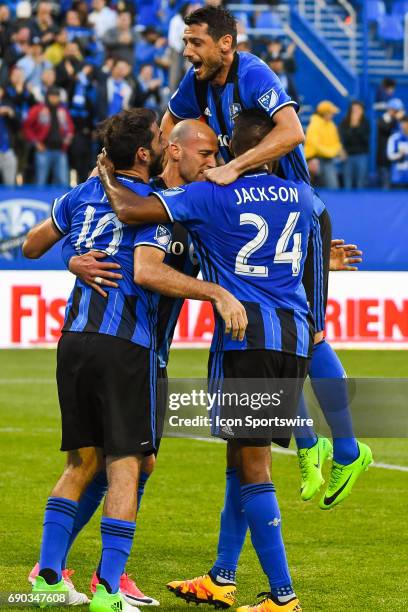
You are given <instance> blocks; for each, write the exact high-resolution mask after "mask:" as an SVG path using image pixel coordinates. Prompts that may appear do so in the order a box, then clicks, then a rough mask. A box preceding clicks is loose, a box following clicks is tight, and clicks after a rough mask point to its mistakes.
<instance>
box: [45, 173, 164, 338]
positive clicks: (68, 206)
mask: <svg viewBox="0 0 408 612" xmlns="http://www.w3.org/2000/svg"><path fill="white" fill-rule="evenodd" d="M118 179H119V180H120V182H122V183H123V184H124V185H125V186H126V187H127V188H129V189H132V190H133V191H135V192H136V193H138V194H140V195H148V194H149V193H151V188H150V187H149V186H148V185H146V184H145V183H143V182H142V181H140V180H139V179H134V178H133V177H128V176H126V177H125V176H118ZM52 219H53V221H54V223H55V225H56V227H57V228H58V230H59V231H60V232H61V233H62V234H64V235H68V240H69V242H70V246H71V247H72V249H73V250H74V251H75V253H76V254H77V255H80V254H82V253H85V252H87V251H89V250H91V249H93V250H97V251H102V252H104V253H106V254H107V256H108V257H107V258H106V260H105V261H112V262H115V263H119V264H120V266H121V274H122V276H123V278H122V279H121V280H119V281H118V284H119V287H118V288H117V289H116V288H106V290H107V292H108V298H107V299H105V298H103V297H102V296H100V295H99V294H98V293H97V292H96V291H94V290H93V289H92V288H91V287H89V286H88V285H86V284H85V283H82V281H81V280H80V279H78V278H77V279H76V281H75V285H74V289H73V291H72V293H71V295H70V297H69V299H68V303H67V308H66V314H65V321H64V326H63V331H70V332H95V333H101V334H109V335H112V336H117V337H119V338H124V339H126V340H130V341H132V342H134V343H136V344H139V345H140V346H144V347H147V348H151V349H156V326H157V308H158V303H159V298H160V296H159V295H158V294H156V293H152V292H151V291H147V290H145V289H143V288H142V287H140V286H139V285H137V284H136V283H135V282H134V265H133V258H134V249H135V247H137V246H138V245H148V246H152V247H156V248H159V249H161V250H163V251H166V249H167V247H168V245H169V243H170V239H171V227H170V226H167V225H149V226H147V225H146V226H128V225H125V224H123V223H121V222H120V221H119V219H118V218H117V216H116V215H115V213H114V212H113V211H112V209H111V206H110V204H109V202H108V200H107V197H106V195H105V192H104V190H103V187H102V184H101V182H100V180H99V178H97V177H95V178H92V179H89V180H87V181H86V182H85V183H82V184H80V185H78V186H77V187H75V188H74V189H72V190H71V191H69V192H68V193H66V194H65V195H63V196H61V197H60V198H57V199H56V200H55V201H54V203H53V206H52Z"/></svg>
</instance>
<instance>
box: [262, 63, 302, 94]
mask: <svg viewBox="0 0 408 612" xmlns="http://www.w3.org/2000/svg"><path fill="white" fill-rule="evenodd" d="M268 65H269V67H270V68H271V70H273V71H274V72H275V73H276V74H277V75H278V77H279V79H280V81H281V83H282V85H283V87H284V89H285V90H286V93H287V94H288V96H290V97H291V98H292V100H296V101H297V100H298V94H297V91H296V86H295V82H294V80H293V78H292V76H291V75H290V74H289V73H288V72H286V71H285V63H284V60H283V57H282V56H280V55H277V56H276V57H272V58H270V60H269V61H268Z"/></svg>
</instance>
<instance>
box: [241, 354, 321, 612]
mask: <svg viewBox="0 0 408 612" xmlns="http://www.w3.org/2000/svg"><path fill="white" fill-rule="evenodd" d="M248 353H250V351H248ZM251 358H252V361H253V362H256V361H257V358H256V357H253V356H251ZM258 360H259V361H258V363H254V367H255V368H256V370H257V371H258V372H259V373H262V374H263V377H264V378H265V379H266V380H268V383H269V385H270V386H271V388H274V386H275V385H276V383H278V384H279V387H278V388H279V389H283V390H284V393H280V398H281V400H280V405H279V407H277V408H275V410H274V413H273V416H277V417H278V418H279V419H292V418H293V417H294V416H295V415H296V412H297V407H298V404H299V398H300V395H301V392H302V388H303V383H304V380H305V377H306V376H307V373H308V369H309V360H308V359H304V358H301V357H297V356H295V355H290V354H285V353H278V352H275V351H262V352H261V354H260V355H259V357H258ZM247 366H249V364H247ZM269 381H270V382H269ZM273 381H275V383H274V382H273ZM262 416H263V415H262ZM260 433H261V434H262V435H267V436H269V437H266V438H264V439H262V438H253V439H248V440H241V441H240V442H241V445H242V446H241V451H240V460H239V465H240V467H239V475H240V481H241V502H242V506H243V509H244V512H245V515H246V518H247V521H248V526H249V530H250V533H251V541H252V544H253V546H254V548H255V551H256V553H257V556H258V559H259V562H260V564H261V566H262V569H263V571H264V573H265V574H266V576H267V578H268V581H269V591H268V592H266V593H263V595H264V598H263V599H262V600H261V601H259V602H258V603H256V604H254V605H253V606H242V607H240V608H239V609H238V610H240V611H241V612H246V611H247V610H254V611H258V612H261V611H262V612H268V611H271V612H272V611H275V610H276V611H278V610H280V611H285V612H295V611H296V610H300V604H299V600H298V598H297V596H296V594H295V592H294V589H293V586H292V579H291V575H290V572H289V567H288V562H287V558H286V552H285V546H284V542H283V538H282V531H281V513H280V509H279V503H278V499H277V496H276V491H275V487H274V485H273V483H272V480H271V451H270V443H271V442H272V441H273V442H275V443H276V444H278V445H280V446H283V447H285V448H286V447H287V446H288V445H289V442H290V437H291V435H292V430H291V428H289V427H286V428H285V430H282V433H279V435H278V436H276V434H275V432H272V431H271V432H270V433H269V432H268V431H265V432H260Z"/></svg>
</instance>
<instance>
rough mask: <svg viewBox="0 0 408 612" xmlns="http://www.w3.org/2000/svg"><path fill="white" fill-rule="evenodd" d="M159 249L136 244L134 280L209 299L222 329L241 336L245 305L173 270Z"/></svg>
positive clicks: (172, 293)
mask: <svg viewBox="0 0 408 612" xmlns="http://www.w3.org/2000/svg"><path fill="white" fill-rule="evenodd" d="M164 257H165V252H164V251H163V250H162V249H158V248H154V247H149V246H138V247H136V249H135V255H134V278H135V282H136V283H137V284H138V285H141V286H142V287H145V288H146V289H149V290H150V291H154V292H156V293H161V294H162V295H167V296H169V297H173V298H189V299H191V300H202V301H209V302H211V303H212V304H213V305H214V306H215V308H216V309H217V311H218V312H219V314H220V315H221V317H222V319H223V320H224V323H225V333H226V334H229V333H231V337H232V338H233V340H237V339H238V340H240V341H241V340H243V338H244V335H245V330H246V327H247V325H248V319H247V316H246V312H245V308H244V306H243V305H242V304H241V302H239V301H238V300H237V299H236V298H235V297H234V296H233V295H232V294H231V293H229V291H227V290H226V289H224V288H223V287H221V286H220V285H216V284H215V283H209V282H207V281H203V280H198V279H196V278H192V277H190V276H187V275H186V274H182V273H181V272H178V271H177V270H174V268H172V267H171V266H168V265H167V264H165V263H164Z"/></svg>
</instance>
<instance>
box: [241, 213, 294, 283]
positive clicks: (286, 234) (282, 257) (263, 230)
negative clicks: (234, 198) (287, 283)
mask: <svg viewBox="0 0 408 612" xmlns="http://www.w3.org/2000/svg"><path fill="white" fill-rule="evenodd" d="M299 215H300V213H299V212H291V213H289V217H288V220H287V222H286V225H285V227H284V228H283V230H282V233H281V235H280V237H279V240H278V242H277V243H276V248H275V256H274V258H273V263H275V264H291V266H292V276H298V274H299V272H300V262H301V260H302V234H301V233H300V232H296V233H295V234H294V233H293V232H294V229H295V226H296V223H297V220H298V219H299ZM239 224H240V225H247V224H249V225H254V226H255V227H256V228H257V230H258V233H257V235H256V236H255V238H252V240H250V241H249V242H247V243H246V244H244V246H243V247H242V249H240V250H239V251H238V254H237V257H236V259H235V274H240V275H241V276H257V277H261V278H266V277H268V275H269V268H268V266H255V265H251V264H250V263H248V260H249V258H250V256H251V255H253V254H254V253H255V251H257V250H258V249H260V248H261V247H262V246H263V245H264V244H265V242H266V240H267V238H268V234H269V228H268V224H267V222H266V221H265V219H264V218H263V217H261V215H256V214H254V213H243V214H242V215H240V217H239ZM291 236H293V247H292V250H291V251H288V250H287V248H288V244H289V240H290V238H291Z"/></svg>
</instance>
